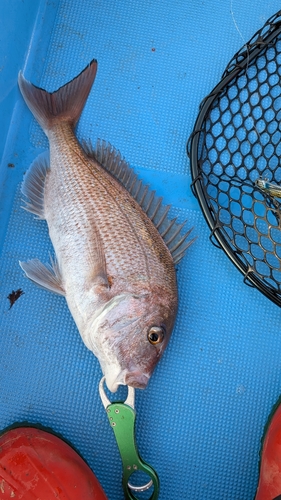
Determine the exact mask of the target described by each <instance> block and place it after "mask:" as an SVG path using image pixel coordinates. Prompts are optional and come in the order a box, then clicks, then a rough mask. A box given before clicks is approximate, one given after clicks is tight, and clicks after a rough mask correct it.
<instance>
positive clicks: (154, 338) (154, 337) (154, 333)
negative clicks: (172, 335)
mask: <svg viewBox="0 0 281 500" xmlns="http://www.w3.org/2000/svg"><path fill="white" fill-rule="evenodd" d="M164 336H165V328H164V327H163V326H152V327H151V328H149V330H148V334H147V338H148V340H149V342H150V343H151V344H152V345H157V344H161V342H163V340H164Z"/></svg>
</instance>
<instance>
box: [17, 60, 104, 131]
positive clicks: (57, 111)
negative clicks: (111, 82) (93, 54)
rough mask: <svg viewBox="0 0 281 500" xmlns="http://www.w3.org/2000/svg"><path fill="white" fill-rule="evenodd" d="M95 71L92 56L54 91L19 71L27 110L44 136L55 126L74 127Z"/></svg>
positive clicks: (95, 66)
mask: <svg viewBox="0 0 281 500" xmlns="http://www.w3.org/2000/svg"><path fill="white" fill-rule="evenodd" d="M96 72H97V61H96V60H95V59H93V60H92V62H91V63H90V64H89V65H88V66H87V67H86V68H85V69H84V70H83V71H82V72H81V73H80V74H79V75H78V76H76V77H75V78H73V80H71V81H70V82H68V83H66V84H65V85H63V86H62V87H60V88H59V89H58V90H56V91H55V92H47V91H46V90H44V89H41V88H40V87H36V86H35V85H33V84H32V83H30V82H28V81H27V80H26V79H25V78H24V76H23V74H22V73H21V72H20V73H19V77H18V83H19V88H20V90H21V93H22V95H23V98H24V100H25V102H26V104H27V106H28V107H29V109H30V111H31V112H32V113H33V115H34V116H35V118H36V120H37V121H38V123H39V124H40V125H41V127H42V128H43V130H44V132H45V133H46V135H48V130H50V129H51V128H52V127H53V126H54V125H56V124H58V123H61V122H68V123H69V124H71V125H72V126H73V127H74V126H75V124H76V123H77V121H78V119H79V117H80V115H81V113H82V110H83V107H84V105H85V102H86V99H87V97H88V95H89V92H90V90H91V87H92V84H93V82H94V80H95V76H96Z"/></svg>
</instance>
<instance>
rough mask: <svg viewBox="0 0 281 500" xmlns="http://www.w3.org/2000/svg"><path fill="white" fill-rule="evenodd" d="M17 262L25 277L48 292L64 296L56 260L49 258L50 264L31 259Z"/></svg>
mask: <svg viewBox="0 0 281 500" xmlns="http://www.w3.org/2000/svg"><path fill="white" fill-rule="evenodd" d="M19 264H20V267H21V268H22V270H23V271H24V272H25V274H26V276H27V278H29V279H30V280H31V281H33V282H34V283H36V285H38V286H40V287H41V288H44V290H48V291H49V292H54V293H58V294H59V295H63V296H65V291H64V288H63V284H62V278H61V274H60V271H59V267H58V264H57V262H55V261H53V260H51V265H49V264H48V265H47V266H45V265H44V264H42V262H40V260H38V259H33V260H29V261H27V262H20V263H19Z"/></svg>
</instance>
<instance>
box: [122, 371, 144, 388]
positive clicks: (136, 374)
mask: <svg viewBox="0 0 281 500" xmlns="http://www.w3.org/2000/svg"><path fill="white" fill-rule="evenodd" d="M149 379H150V376H149V375H147V374H146V373H142V372H141V371H139V370H135V371H133V372H127V374H126V376H125V383H126V385H129V386H130V387H134V388H135V389H145V388H146V386H147V384H148V381H149Z"/></svg>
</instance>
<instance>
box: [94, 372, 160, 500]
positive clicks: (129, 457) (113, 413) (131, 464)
mask: <svg viewBox="0 0 281 500" xmlns="http://www.w3.org/2000/svg"><path fill="white" fill-rule="evenodd" d="M104 380H105V377H103V378H102V379H101V381H100V384H99V393H100V397H101V400H102V403H103V406H104V407H105V410H106V413H107V416H108V420H109V423H110V426H111V427H112V429H113V432H114V435H115V439H116V442H117V445H118V448H119V452H120V455H121V459H122V464H123V479H122V485H123V490H124V494H125V499H126V500H138V499H137V497H136V496H135V495H134V494H133V493H132V492H133V491H134V492H136V493H137V492H139V493H140V492H142V491H146V490H148V489H149V488H151V487H152V486H153V487H154V490H153V493H152V495H151V496H150V498H149V500H157V498H158V495H159V478H158V476H157V473H156V472H155V470H154V469H153V468H152V467H151V466H150V465H148V464H147V463H146V462H144V461H143V460H142V459H141V457H140V455H139V453H138V450H137V447H136V441H135V418H136V412H135V410H134V402H135V390H134V389H133V387H128V396H127V399H126V401H124V402H115V403H111V402H110V401H109V399H108V398H107V396H106V394H105V392H104ZM136 471H142V472H144V473H145V474H147V475H148V476H149V477H150V481H149V482H148V483H147V484H145V485H143V486H134V485H132V484H131V483H130V482H129V478H130V476H131V475H132V474H134V472H136Z"/></svg>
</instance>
